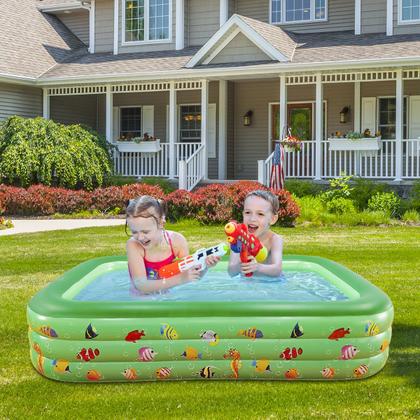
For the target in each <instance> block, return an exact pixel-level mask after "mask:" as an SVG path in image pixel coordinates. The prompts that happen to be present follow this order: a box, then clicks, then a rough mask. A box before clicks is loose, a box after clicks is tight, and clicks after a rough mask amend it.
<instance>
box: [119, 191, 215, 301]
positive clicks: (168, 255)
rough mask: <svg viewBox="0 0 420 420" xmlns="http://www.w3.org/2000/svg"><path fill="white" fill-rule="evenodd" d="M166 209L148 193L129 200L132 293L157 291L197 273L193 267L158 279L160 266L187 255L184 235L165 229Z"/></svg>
mask: <svg viewBox="0 0 420 420" xmlns="http://www.w3.org/2000/svg"><path fill="white" fill-rule="evenodd" d="M165 210H166V209H165V203H164V202H163V201H162V200H157V199H155V198H153V197H150V196H148V195H144V196H142V197H139V198H137V199H135V200H130V202H129V204H128V206H127V210H126V214H127V221H126V227H127V226H128V228H129V229H130V230H131V233H132V237H131V238H130V239H129V240H128V241H127V258H128V270H129V273H130V277H131V282H132V286H133V287H132V288H131V291H132V292H134V293H135V294H139V292H141V293H153V292H158V291H160V290H164V289H169V288H170V287H174V286H178V285H180V284H183V283H187V282H191V281H195V280H197V279H198V278H199V277H200V271H198V268H197V267H195V268H192V269H190V270H188V271H185V272H183V273H181V274H178V275H176V276H173V277H171V278H169V279H164V280H161V279H158V274H157V273H158V270H159V268H161V267H163V266H164V265H167V264H170V263H171V262H172V261H173V260H174V259H175V258H183V257H186V256H187V255H189V252H188V244H187V241H186V239H185V238H184V236H183V235H181V234H180V233H177V232H171V231H167V230H165V229H164V225H165ZM209 262H210V265H211V264H213V263H214V261H209ZM150 280H157V281H150Z"/></svg>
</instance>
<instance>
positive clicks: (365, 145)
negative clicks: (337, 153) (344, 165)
mask: <svg viewBox="0 0 420 420" xmlns="http://www.w3.org/2000/svg"><path fill="white" fill-rule="evenodd" d="M328 141H329V150H341V151H346V150H354V151H361V152H377V151H378V150H380V148H381V133H380V132H376V133H375V135H372V133H371V131H370V130H369V129H368V128H367V129H366V130H364V131H363V132H357V131H349V132H348V133H347V134H346V135H345V136H342V135H341V133H340V136H334V137H330V138H329V139H328Z"/></svg>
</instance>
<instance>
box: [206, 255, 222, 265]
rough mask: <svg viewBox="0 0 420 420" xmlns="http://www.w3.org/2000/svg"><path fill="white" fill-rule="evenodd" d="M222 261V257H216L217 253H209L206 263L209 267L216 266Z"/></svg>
mask: <svg viewBox="0 0 420 420" xmlns="http://www.w3.org/2000/svg"><path fill="white" fill-rule="evenodd" d="M219 261H220V257H216V256H215V255H209V256H208V257H207V258H206V265H207V267H208V268H210V267H214V266H215V265H216V264H217V263H218V262H219Z"/></svg>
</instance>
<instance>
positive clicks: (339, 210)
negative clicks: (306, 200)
mask: <svg viewBox="0 0 420 420" xmlns="http://www.w3.org/2000/svg"><path fill="white" fill-rule="evenodd" d="M327 210H328V211H329V212H330V213H334V214H346V213H356V209H355V207H354V204H353V201H352V200H349V199H348V198H343V197H337V198H333V199H331V200H330V201H328V202H327Z"/></svg>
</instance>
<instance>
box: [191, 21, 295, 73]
mask: <svg viewBox="0 0 420 420" xmlns="http://www.w3.org/2000/svg"><path fill="white" fill-rule="evenodd" d="M235 26H237V27H238V28H239V29H240V30H241V31H242V33H243V34H244V35H245V36H246V37H247V38H248V39H249V40H250V41H251V42H253V43H254V44H255V45H256V46H257V47H258V48H260V49H261V50H262V51H263V52H264V53H265V54H267V55H268V56H269V57H270V58H271V59H272V60H277V61H282V62H285V61H288V60H287V58H286V57H285V56H284V55H283V54H282V53H281V52H280V51H279V50H277V49H276V48H274V47H273V45H272V44H270V43H269V42H268V41H266V40H265V38H263V37H262V36H261V35H260V34H259V33H258V32H256V31H255V30H254V29H253V28H251V27H250V26H249V25H248V24H247V23H245V22H244V21H243V20H242V19H241V17H240V16H239V15H236V14H235V15H233V16H231V18H230V19H229V20H228V21H227V22H226V23H225V24H224V25H223V26H222V27H221V28H219V30H218V31H217V32H216V33H215V34H214V35H213V36H212V37H211V38H210V39H209V40H208V41H207V42H206V43H205V44H204V45H203V46H202V47H201V48H200V50H198V51H197V53H196V54H195V55H194V56H193V57H192V58H191V60H190V61H188V63H187V64H186V65H185V67H186V68H192V67H194V66H196V65H197V64H198V63H200V62H201V60H202V59H204V57H205V56H206V55H207V54H208V53H209V52H210V51H211V49H212V48H214V47H215V46H216V45H217V43H218V42H219V41H220V40H221V39H222V38H223V37H224V36H225V35H226V34H227V33H228V32H229V31H230V30H231V29H232V28H234V27H235Z"/></svg>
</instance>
